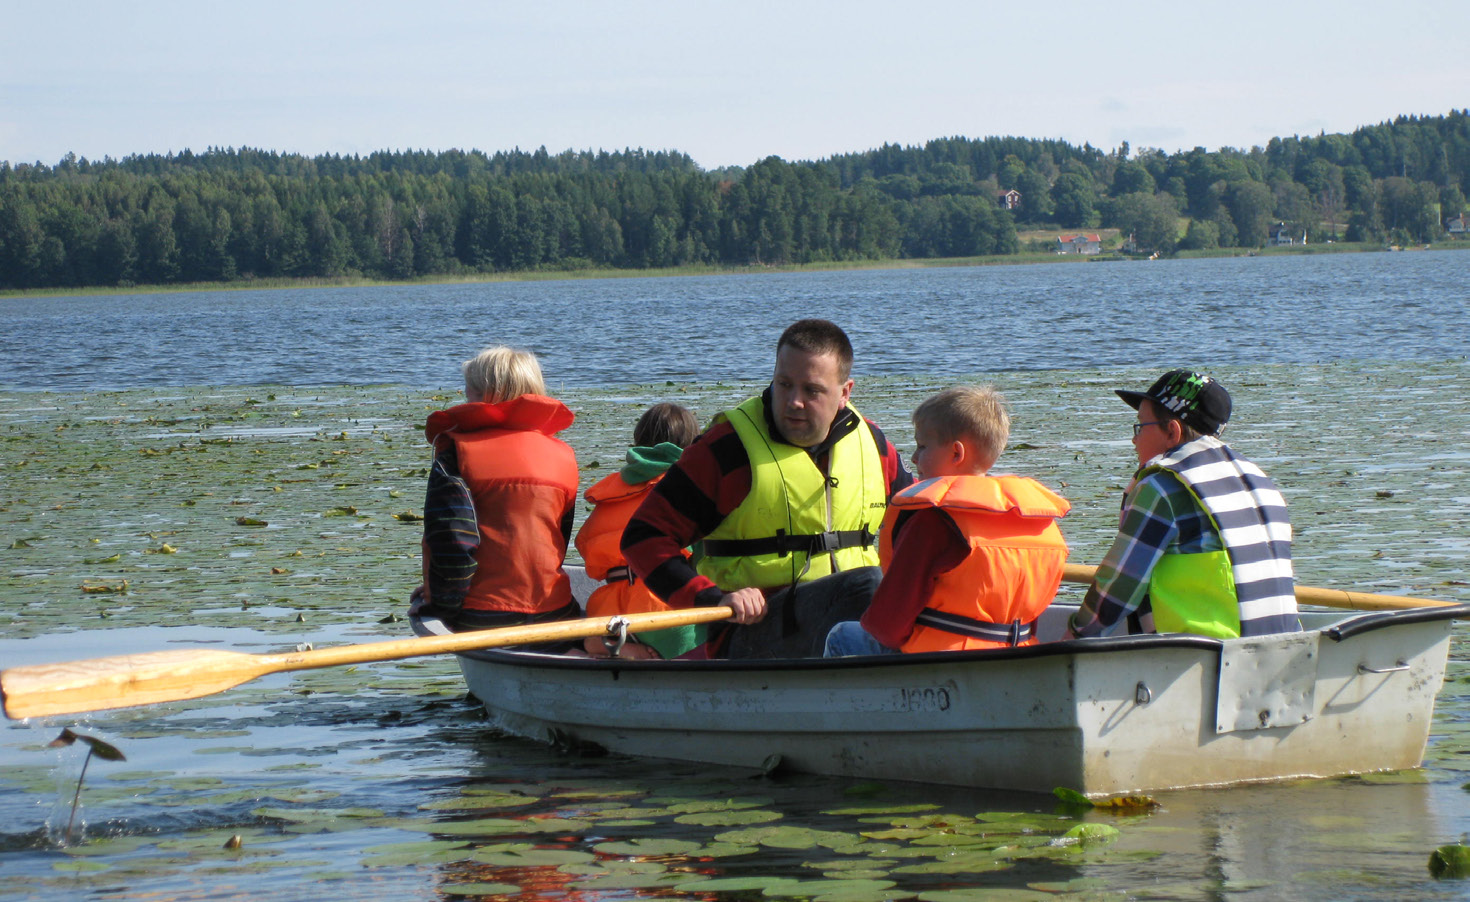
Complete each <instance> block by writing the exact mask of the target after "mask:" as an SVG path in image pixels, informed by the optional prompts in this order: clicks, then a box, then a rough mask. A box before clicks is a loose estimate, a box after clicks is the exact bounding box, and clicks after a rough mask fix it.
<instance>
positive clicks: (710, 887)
mask: <svg viewBox="0 0 1470 902" xmlns="http://www.w3.org/2000/svg"><path fill="white" fill-rule="evenodd" d="M800 882H801V881H800V880H796V879H794V878H792V877H769V876H758V877H716V878H714V879H713V880H703V879H700V880H689V881H687V882H685V883H681V884H679V885H677V886H675V887H674V889H675V890H676V891H682V890H683V889H684V887H686V886H687V887H689V891H690V892H694V893H738V892H744V891H746V890H756V891H758V892H766V891H768V890H772V889H776V888H778V887H781V886H784V885H787V884H791V883H800Z"/></svg>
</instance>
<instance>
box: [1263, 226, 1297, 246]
mask: <svg viewBox="0 0 1470 902" xmlns="http://www.w3.org/2000/svg"><path fill="white" fill-rule="evenodd" d="M1268 234H1269V236H1270V237H1268V238H1267V239H1266V243H1267V244H1269V245H1270V246H1271V247H1290V246H1291V245H1293V244H1296V239H1295V238H1293V237H1292V235H1291V231H1290V230H1289V229H1288V228H1287V227H1286V223H1284V222H1278V223H1276V224H1275V225H1273V226H1271V231H1270V232H1269V233H1268ZM1302 243H1303V244H1305V243H1306V240H1305V236H1303V240H1302Z"/></svg>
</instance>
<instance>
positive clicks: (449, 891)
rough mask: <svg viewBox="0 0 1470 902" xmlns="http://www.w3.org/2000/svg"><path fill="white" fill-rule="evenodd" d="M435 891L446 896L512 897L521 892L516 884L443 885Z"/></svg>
mask: <svg viewBox="0 0 1470 902" xmlns="http://www.w3.org/2000/svg"><path fill="white" fill-rule="evenodd" d="M435 889H436V890H437V891H438V892H441V893H443V894H444V895H446V896H512V895H515V894H516V893H519V892H520V891H521V888H520V887H519V886H516V885H515V884H514V883H441V884H440V885H439V886H437V887H436V888H435Z"/></svg>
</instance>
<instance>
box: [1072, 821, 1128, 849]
mask: <svg viewBox="0 0 1470 902" xmlns="http://www.w3.org/2000/svg"><path fill="white" fill-rule="evenodd" d="M1118 835H1119V831H1118V828H1117V827H1114V826H1112V825H1111V824H1091V823H1089V824H1078V825H1077V826H1075V827H1073V828H1072V829H1070V830H1068V831H1067V832H1066V833H1063V834H1062V836H1061V840H1060V841H1059V843H1058V844H1062V843H1065V842H1068V841H1071V842H1077V843H1081V844H1082V845H1084V846H1086V845H1092V844H1094V843H1110V842H1112V841H1113V840H1115V839H1117V838H1118Z"/></svg>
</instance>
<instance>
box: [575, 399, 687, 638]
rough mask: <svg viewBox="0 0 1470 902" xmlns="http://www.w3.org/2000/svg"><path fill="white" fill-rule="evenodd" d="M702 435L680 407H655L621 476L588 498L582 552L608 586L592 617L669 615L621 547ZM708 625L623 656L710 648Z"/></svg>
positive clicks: (637, 431)
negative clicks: (627, 530)
mask: <svg viewBox="0 0 1470 902" xmlns="http://www.w3.org/2000/svg"><path fill="white" fill-rule="evenodd" d="M698 435H699V423H698V422H697V421H696V420H695V419H694V414H693V413H691V412H690V411H689V410H688V409H686V408H683V407H680V406H679V405H678V404H669V403H662V404H655V405H653V406H652V407H650V408H649V409H648V410H646V411H644V413H643V416H641V417H639V419H638V425H637V426H636V427H635V428H634V429H633V447H631V448H629V449H628V454H627V463H626V464H625V465H624V466H623V468H622V469H621V470H619V471H618V472H616V473H613V474H612V475H610V476H608V477H606V478H604V479H602V480H601V481H599V482H598V483H597V484H596V485H594V486H592V488H590V489H588V490H587V492H586V494H585V495H583V497H584V498H586V499H587V500H588V501H589V502H591V504H592V513H591V514H590V515H588V517H587V521H586V522H585V523H583V524H582V528H581V529H579V530H578V531H577V539H576V545H577V551H578V553H580V554H581V555H582V561H583V563H585V564H586V565H587V575H588V576H590V577H592V578H593V579H596V580H600V581H602V585H600V586H598V587H597V589H596V590H594V591H593V593H592V596H591V597H590V598H588V599H587V616H588V617H612V616H616V615H618V614H638V613H642V612H645V611H667V610H669V607H668V606H667V605H665V604H664V603H663V602H662V601H661V600H659V598H658V596H657V595H655V594H653V592H651V591H649V589H648V587H647V586H645V585H643V583H642V582H639V581H637V580H636V579H635V578H634V577H633V574H632V572H631V571H630V570H629V569H628V562H627V561H626V560H624V558H623V552H622V550H621V549H620V548H619V547H618V546H619V544H620V543H621V541H622V537H623V529H624V527H626V526H627V525H628V520H629V519H630V518H631V517H632V516H633V512H634V511H635V510H637V509H638V505H639V504H641V503H642V502H643V498H644V497H645V496H646V495H647V494H648V492H649V490H650V489H652V488H653V486H654V484H655V483H656V482H658V481H659V480H660V479H662V478H663V476H664V473H665V472H667V470H668V469H669V467H670V466H672V465H673V463H674V462H675V461H677V460H678V459H679V455H680V454H681V453H683V450H684V446H685V445H688V444H689V443H690V442H692V441H694V439H695V437H697V436H698ZM706 632H707V627H706V625H705V624H691V625H688V626H679V627H672V628H670V629H666V630H658V631H656V632H650V633H640V634H639V635H638V637H637V641H636V642H629V643H627V644H626V645H624V646H623V648H622V650H621V651H619V653H618V654H619V656H620V657H624V658H677V657H679V656H680V655H682V654H685V653H686V652H689V651H691V650H693V649H695V648H697V647H699V646H700V645H702V644H703V643H704V640H705V633H706ZM586 649H587V652H588V654H591V655H594V656H601V657H606V656H607V654H608V651H607V648H606V646H605V645H604V644H603V641H602V639H601V638H597V637H594V638H591V639H588V640H587V642H586Z"/></svg>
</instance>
